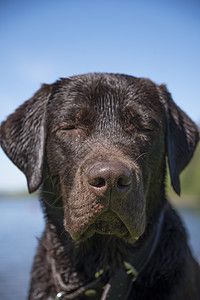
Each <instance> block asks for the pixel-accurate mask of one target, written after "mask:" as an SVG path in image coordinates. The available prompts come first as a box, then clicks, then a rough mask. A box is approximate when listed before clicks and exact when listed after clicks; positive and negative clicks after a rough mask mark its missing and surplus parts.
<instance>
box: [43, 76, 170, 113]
mask: <svg viewBox="0 0 200 300" xmlns="http://www.w3.org/2000/svg"><path fill="white" fill-rule="evenodd" d="M49 106H53V109H51V110H49V111H51V116H50V117H51V118H52V119H54V118H61V116H63V117H64V116H67V115H69V114H70V115H73V114H77V113H78V112H79V111H84V112H85V113H87V112H89V113H91V112H94V113H96V112H97V113H99V112H102V111H106V110H108V111H109V112H110V113H112V114H114V113H115V114H116V113H118V112H119V111H122V112H123V111H125V108H127V109H130V110H134V111H135V112H136V113H138V114H144V113H146V114H147V113H148V114H149V115H152V117H155V116H156V115H159V116H160V115H161V114H163V111H164V109H163V104H162V103H161V101H160V98H159V95H158V92H157V88H156V85H155V84H154V83H153V82H152V81H150V80H148V79H143V78H135V77H131V76H124V75H118V74H117V76H116V75H113V74H106V75H102V74H101V75H99V74H94V75H93V76H92V75H91V76H88V75H85V76H84V75H82V76H75V77H72V79H70V80H67V81H66V80H62V81H61V82H60V84H59V88H58V89H57V90H56V93H55V95H54V96H53V101H51V103H50V105H49ZM52 113H53V114H54V117H53V116H52Z"/></svg>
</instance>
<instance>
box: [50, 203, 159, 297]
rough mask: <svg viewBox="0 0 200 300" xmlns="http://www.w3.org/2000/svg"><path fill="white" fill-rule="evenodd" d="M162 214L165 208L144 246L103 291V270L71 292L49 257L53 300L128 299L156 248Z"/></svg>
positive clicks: (111, 279)
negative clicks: (53, 291) (53, 289)
mask: <svg viewBox="0 0 200 300" xmlns="http://www.w3.org/2000/svg"><path fill="white" fill-rule="evenodd" d="M164 214H165V208H164V209H163V210H162V212H161V215H160V217H159V219H158V222H157V225H156V226H155V229H154V230H153V233H152V234H150V235H149V237H148V239H147V241H145V246H143V247H141V249H140V250H139V251H138V253H136V254H135V255H133V256H132V257H131V258H129V260H128V261H124V265H123V266H122V267H121V268H120V269H119V270H118V271H117V272H116V273H115V274H114V276H112V277H111V278H110V281H109V282H108V283H107V284H106V285H105V286H104V290H103V289H102V283H101V282H100V281H101V275H102V273H103V272H104V271H103V270H101V271H100V272H99V273H96V274H95V278H94V280H93V281H91V282H89V283H87V284H86V285H82V286H79V287H78V288H76V289H73V290H71V289H69V287H68V286H67V285H66V284H65V283H64V282H63V280H62V278H61V276H60V274H59V273H58V272H57V271H56V262H55V260H54V259H53V258H52V257H50V264H51V269H52V275H53V278H54V281H55V285H56V287H57V290H58V291H59V292H58V293H57V295H56V297H55V299H78V298H79V296H82V295H84V294H85V296H87V295H88V296H89V295H90V296H89V297H88V299H101V300H111V299H112V300H113V299H119V300H120V299H121V300H126V299H128V296H129V294H130V291H131V288H132V285H133V282H134V281H136V280H137V278H138V276H139V275H140V274H141V273H142V272H143V271H144V269H145V268H146V267H147V265H148V264H149V262H150V260H151V258H152V256H153V254H154V253H155V250H156V248H157V246H158V242H159V239H160V235H161V231H162V226H163V220H164ZM97 290H100V294H99V292H98V297H97V296H96V297H95V295H94V296H93V298H92V296H91V294H92V293H95V292H97ZM102 291H103V292H102ZM101 294H102V295H101ZM99 295H100V296H99ZM100 297H101V298H100Z"/></svg>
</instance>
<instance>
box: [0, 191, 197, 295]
mask: <svg viewBox="0 0 200 300" xmlns="http://www.w3.org/2000/svg"><path fill="white" fill-rule="evenodd" d="M179 213H180V214H181V215H182V217H183V219H184V223H185V225H186V228H187V229H188V232H189V235H190V244H191V247H192V250H193V253H194V256H195V257H196V258H197V259H198V261H199V262H200V235H199V228H200V213H199V212H197V211H195V210H180V211H179ZM43 229H44V220H43V215H42V212H41V208H40V205H39V201H38V200H37V199H34V198H28V199H24V198H1V197H0V299H3V300H25V299H26V297H27V291H28V285H29V277H30V270H31V265H32V261H33V257H34V254H35V251H36V249H37V244H38V242H37V237H40V236H41V234H42V231H43Z"/></svg>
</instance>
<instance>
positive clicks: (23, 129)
mask: <svg viewBox="0 0 200 300" xmlns="http://www.w3.org/2000/svg"><path fill="white" fill-rule="evenodd" d="M50 93H51V85H47V84H44V85H42V87H41V88H40V89H39V90H38V91H37V92H36V93H35V94H34V96H33V97H32V98H31V99H29V100H28V101H26V102H25V103H24V104H23V105H21V106H20V107H19V108H18V109H17V110H16V111H15V112H14V113H13V114H11V115H10V116H9V117H8V118H7V120H6V121H5V122H3V123H2V125H1V127H0V143H1V147H2V148H3V150H4V151H5V153H6V154H7V155H8V157H9V158H10V159H11V160H12V162H13V163H14V164H15V165H16V166H17V167H18V168H19V169H20V170H21V171H22V172H24V174H25V175H26V178H27V183H28V189H29V192H30V193H31V192H34V191H35V190H36V189H37V188H38V187H39V185H40V183H41V180H42V170H43V156H44V151H45V137H46V130H45V111H46V105H47V102H48V99H49V96H50Z"/></svg>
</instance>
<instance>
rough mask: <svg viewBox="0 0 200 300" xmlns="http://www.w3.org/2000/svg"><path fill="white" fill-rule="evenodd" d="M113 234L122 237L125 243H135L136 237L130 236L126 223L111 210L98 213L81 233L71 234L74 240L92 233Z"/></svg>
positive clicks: (92, 234) (84, 238) (80, 240)
mask: <svg viewBox="0 0 200 300" xmlns="http://www.w3.org/2000/svg"><path fill="white" fill-rule="evenodd" d="M96 234H98V235H103V236H104V237H105V236H113V237H117V238H120V239H123V240H124V241H125V242H127V243H135V242H136V241H137V240H138V237H136V236H132V235H131V233H130V232H129V231H128V229H127V227H126V225H125V224H124V223H123V222H122V221H121V220H120V218H119V217H118V216H117V215H116V214H115V213H113V212H111V211H109V212H105V213H104V214H102V215H100V216H99V217H98V218H97V219H96V220H95V221H94V222H93V223H92V224H91V225H90V226H88V227H87V229H86V230H85V231H84V232H82V233H77V234H73V235H71V236H72V238H73V239H74V240H77V241H79V242H82V241H85V240H87V239H89V238H91V237H92V236H94V235H96Z"/></svg>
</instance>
